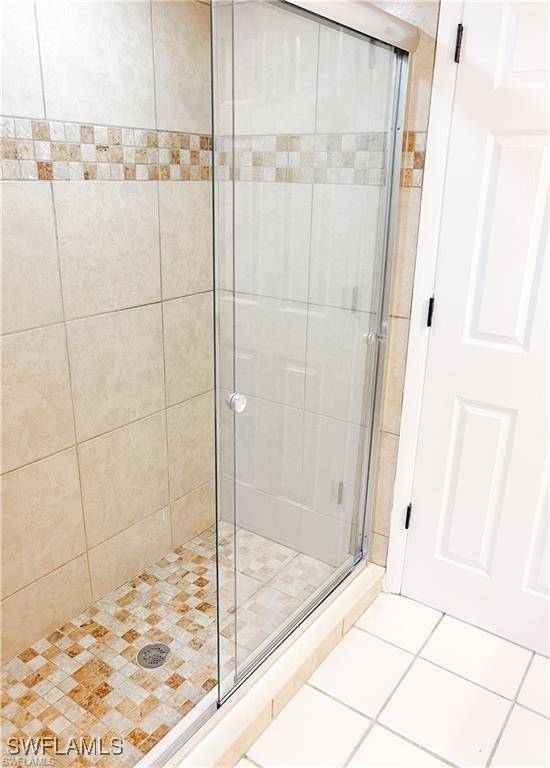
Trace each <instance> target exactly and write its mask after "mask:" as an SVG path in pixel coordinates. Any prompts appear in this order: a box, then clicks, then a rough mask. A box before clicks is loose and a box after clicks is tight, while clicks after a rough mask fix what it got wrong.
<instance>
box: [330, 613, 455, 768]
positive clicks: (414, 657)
mask: <svg viewBox="0 0 550 768" xmlns="http://www.w3.org/2000/svg"><path fill="white" fill-rule="evenodd" d="M443 616H444V614H442V615H441V616H440V617H439V620H438V621H437V622H436V624H434V626H433V627H432V629H431V631H430V633H429V634H428V636H427V637H426V639H425V640H424V642H423V643H422V645H421V646H420V648H419V649H418V651H417V652H416V654H415V655H414V656H413V659H412V661H411V662H410V664H409V665H408V667H407V668H406V670H405V671H404V672H403V674H402V675H401V677H400V678H399V680H398V681H397V683H396V684H395V686H394V687H393V688H392V690H391V691H390V693H389V695H388V696H387V698H386V700H385V701H384V703H383V704H382V706H381V707H380V709H379V710H378V712H377V713H376V715H375V716H374V717H373V719H372V724H371V726H370V728H369V729H368V730H367V732H366V733H365V734H364V736H363V739H362V740H361V741H360V743H359V744H358V745H357V746H356V747H355V749H354V750H353V752H352V753H351V754H350V755H349V757H348V759H347V760H346V762H345V763H344V768H345V766H347V765H349V763H350V761H351V760H352V759H353V757H354V755H355V754H356V752H357V750H358V749H359V747H360V746H361V744H362V743H363V742H364V741H365V739H366V738H367V736H368V735H369V733H370V732H371V731H372V729H373V727H374V726H375V725H376V723H377V722H378V720H379V718H380V715H381V714H382V713H383V711H384V709H385V708H386V707H387V705H388V704H389V702H390V701H391V698H392V696H393V695H394V693H395V692H396V691H397V689H398V688H399V686H400V685H401V683H402V682H403V680H404V679H405V677H406V676H407V675H408V673H409V671H410V670H411V668H412V666H413V664H414V663H415V661H416V660H417V659H418V658H419V656H420V653H421V652H422V651H423V650H424V648H425V646H426V645H427V643H428V642H429V640H430V639H431V637H432V635H433V634H434V632H435V631H436V629H437V628H438V627H439V625H440V624H441V622H442V620H443ZM354 626H356V625H355V624H354ZM401 650H403V649H401Z"/></svg>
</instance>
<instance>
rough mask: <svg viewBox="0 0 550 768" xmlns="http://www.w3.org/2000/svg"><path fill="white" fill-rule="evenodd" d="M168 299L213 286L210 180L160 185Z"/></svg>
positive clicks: (162, 241) (163, 273)
mask: <svg viewBox="0 0 550 768" xmlns="http://www.w3.org/2000/svg"><path fill="white" fill-rule="evenodd" d="M159 203H160V236H161V253H162V291H163V296H164V298H165V299H171V298H175V297H177V296H187V295H188V294H190V293H199V292H201V291H209V290H210V289H211V287H212V201H211V185H210V182H208V181H199V182H194V183H193V184H182V183H181V182H177V181H173V182H171V181H169V182H166V183H164V184H160V185H159Z"/></svg>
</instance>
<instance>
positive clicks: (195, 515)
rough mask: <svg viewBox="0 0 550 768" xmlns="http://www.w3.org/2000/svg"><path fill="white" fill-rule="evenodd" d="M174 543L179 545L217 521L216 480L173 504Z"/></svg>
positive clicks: (176, 545) (175, 545)
mask: <svg viewBox="0 0 550 768" xmlns="http://www.w3.org/2000/svg"><path fill="white" fill-rule="evenodd" d="M171 515H172V544H173V546H174V547H179V546H180V544H184V543H185V542H186V541H189V539H192V538H193V537H194V536H198V535H199V533H202V531H204V530H205V529H206V528H208V527H210V526H211V525H214V523H215V522H216V495H215V487H214V481H213V480H210V481H209V482H208V483H205V484H204V485H201V486H200V487H199V488H196V489H195V490H194V491H191V493H188V494H187V495H185V496H183V497H182V498H181V499H179V500H178V501H176V502H175V503H174V504H172V511H171Z"/></svg>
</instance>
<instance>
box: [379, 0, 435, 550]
mask: <svg viewBox="0 0 550 768" xmlns="http://www.w3.org/2000/svg"><path fill="white" fill-rule="evenodd" d="M375 5H378V6H380V7H381V8H383V9H384V10H386V11H388V13H392V14H394V15H395V16H398V17H400V18H403V19H404V20H405V21H408V22H410V23H412V24H415V25H416V26H417V27H418V28H419V30H420V42H419V46H418V49H417V50H416V52H415V53H414V55H413V56H412V58H411V62H410V69H409V86H408V98H407V113H406V121H405V128H406V132H405V136H404V139H403V159H402V169H401V189H400V190H399V208H398V214H397V238H396V243H395V250H394V265H393V271H392V279H391V299H390V318H389V333H388V343H387V357H386V373H385V378H384V383H383V393H382V414H381V422H380V430H379V434H378V442H379V453H378V456H379V460H378V463H377V467H376V480H375V499H374V508H373V514H372V517H371V521H370V522H371V530H370V553H369V555H370V559H371V560H372V561H373V562H375V563H378V564H379V565H386V559H387V553H388V537H389V531H390V515H391V511H392V504H393V490H394V482H395V470H396V464H397V450H398V446H399V432H400V423H401V406H402V401H403V385H404V381H405V365H406V362H407V346H408V336H409V321H410V310H411V301H412V291H413V280H414V268H415V262H416V245H417V239H418V225H419V219H420V200H421V195H422V181H423V173H424V171H423V168H424V155H425V148H426V133H427V129H428V118H429V111H430V98H431V89H432V76H433V66H434V56H435V41H436V35H437V22H438V15H439V2H438V1H437V0H434V1H432V0H428V1H427V2H422V0H411V1H410V2H409V1H408V0H379V1H378V2H375Z"/></svg>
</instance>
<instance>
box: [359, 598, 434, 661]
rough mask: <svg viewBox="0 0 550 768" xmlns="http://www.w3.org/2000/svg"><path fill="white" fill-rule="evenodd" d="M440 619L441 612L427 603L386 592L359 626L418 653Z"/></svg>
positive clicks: (363, 616)
mask: <svg viewBox="0 0 550 768" xmlns="http://www.w3.org/2000/svg"><path fill="white" fill-rule="evenodd" d="M440 618H441V613H440V612H439V611H436V610H434V609H433V608H429V607H428V606H427V605H422V603H417V602H416V601H415V600H409V599H408V598H407V597H401V595H390V594H388V593H386V592H383V593H382V594H381V595H378V597H377V598H376V600H375V601H374V603H373V604H372V605H371V606H369V608H367V610H366V611H365V613H364V614H363V615H362V616H361V618H360V619H359V621H358V622H357V626H358V627H361V628H362V629H366V630H367V631H368V632H372V634H373V635H377V636H378V637H381V638H382V639H383V640H388V642H390V643H394V645H398V646H399V647H400V648H404V649H405V650H406V651H410V652H411V653H417V652H418V650H419V649H420V647H421V646H422V643H423V642H424V641H425V640H426V639H427V638H428V636H429V634H430V632H431V631H432V629H433V628H434V627H435V625H436V624H437V622H438V620H439V619H440Z"/></svg>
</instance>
